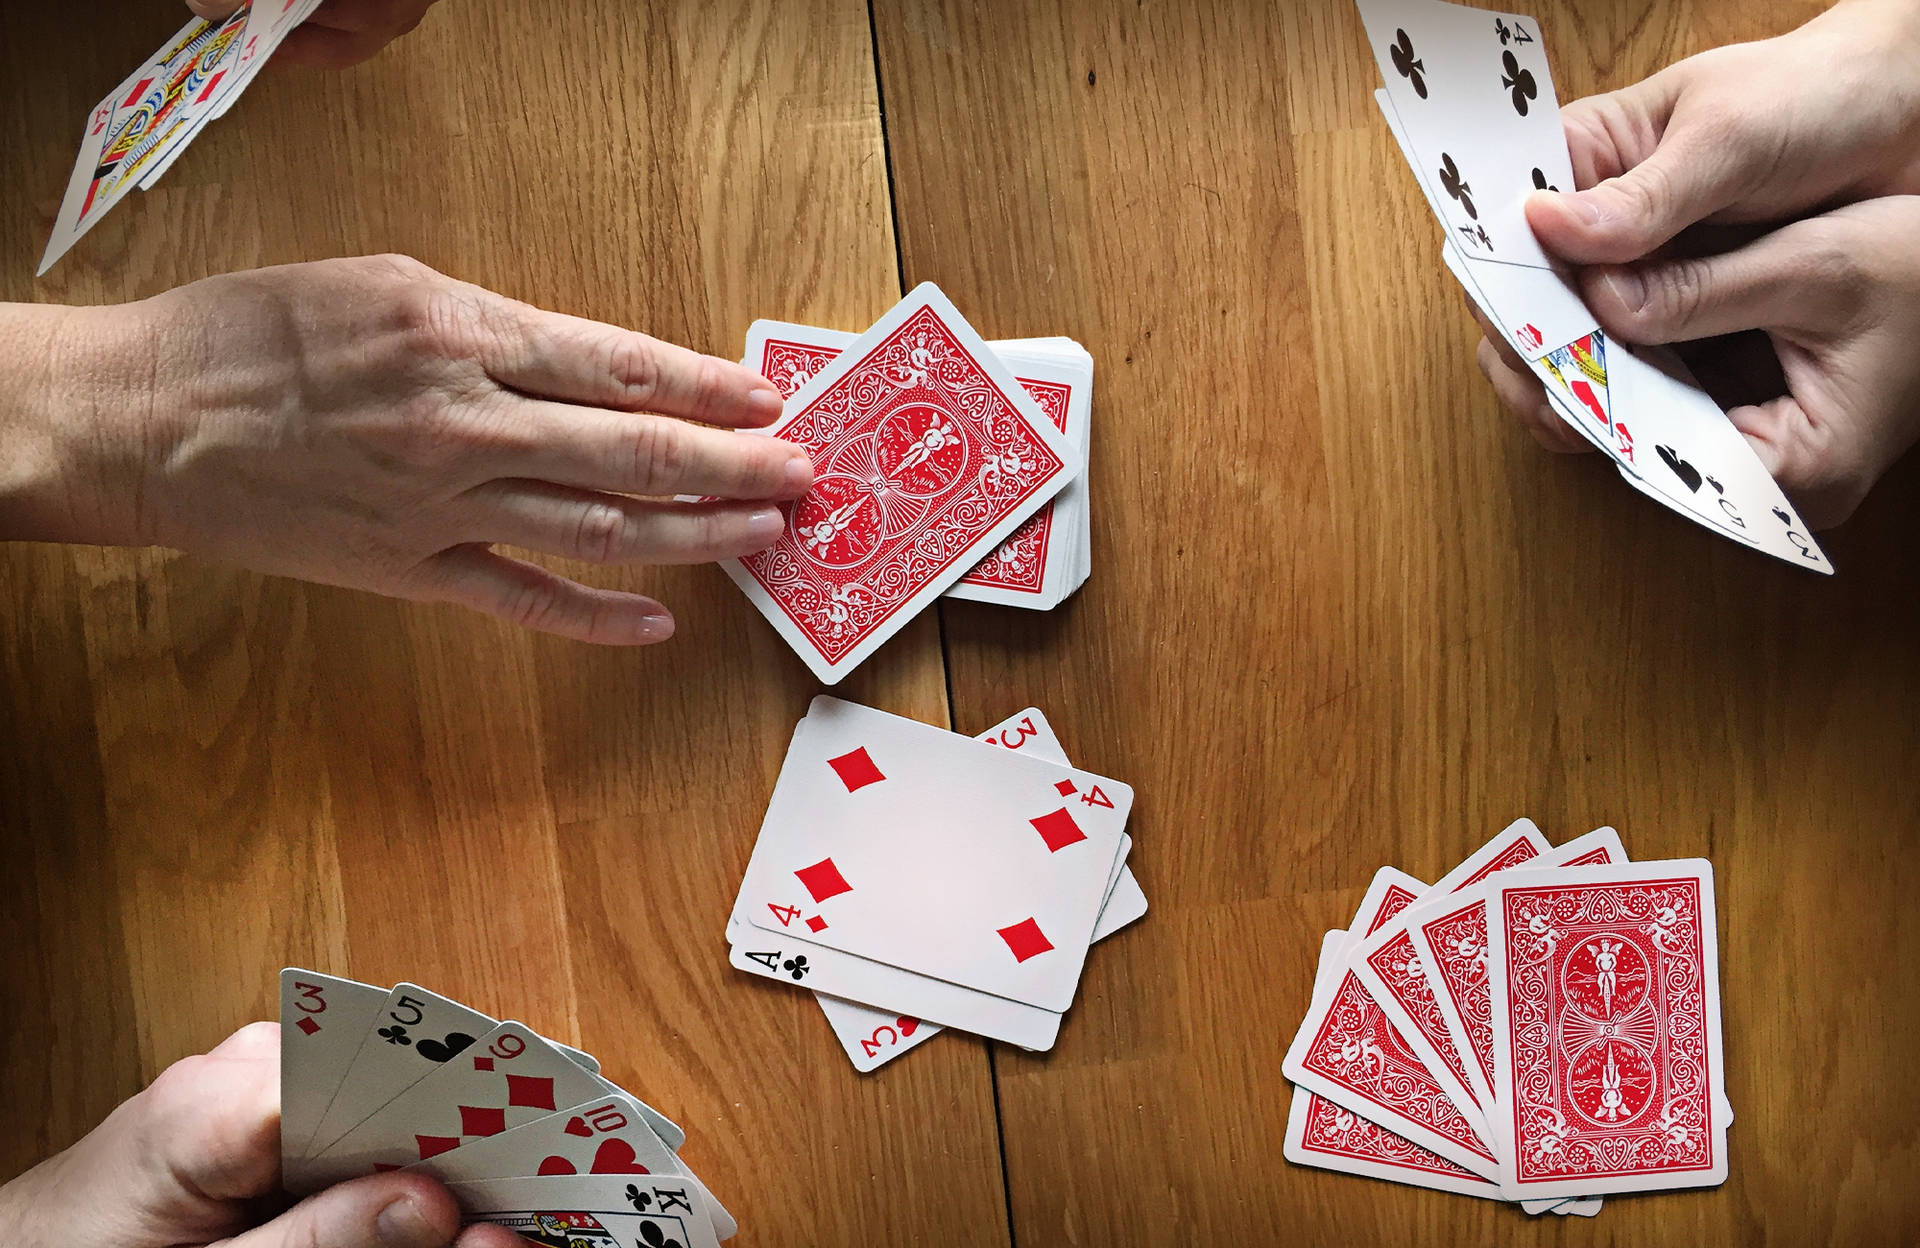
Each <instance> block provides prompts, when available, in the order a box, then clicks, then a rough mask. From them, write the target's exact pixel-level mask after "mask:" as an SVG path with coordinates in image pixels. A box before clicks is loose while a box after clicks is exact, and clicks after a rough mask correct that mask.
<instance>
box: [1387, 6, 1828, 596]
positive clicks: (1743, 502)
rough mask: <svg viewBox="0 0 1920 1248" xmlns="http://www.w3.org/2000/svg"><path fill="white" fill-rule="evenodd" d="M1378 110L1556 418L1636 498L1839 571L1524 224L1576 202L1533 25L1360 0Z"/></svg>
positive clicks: (1451, 258)
mask: <svg viewBox="0 0 1920 1248" xmlns="http://www.w3.org/2000/svg"><path fill="white" fill-rule="evenodd" d="M1357 2H1358V5H1359V9H1360V16H1361V19H1362V20H1363V21H1364V22H1365V24H1366V29H1367V41H1368V43H1369V44H1370V45H1371V46H1372V48H1373V52H1374V56H1375V57H1376V58H1377V59H1378V61H1379V63H1380V72H1381V76H1382V77H1383V78H1384V79H1385V81H1386V84H1387V85H1386V88H1385V89H1384V90H1382V91H1379V92H1376V94H1375V98H1376V100H1377V101H1378V102H1379V105H1380V111H1381V113H1382V114H1383V115H1384V116H1385V118H1386V121H1387V126H1388V128H1389V129H1391V130H1392V131H1393V136H1394V138H1395V140H1397V141H1398V143H1399V145H1400V151H1401V154H1402V155H1403V156H1404V157H1405V158H1406V161H1407V164H1408V165H1409V166H1410V167H1411V168H1412V170H1413V173H1414V177H1415V178H1416V180H1418V182H1419V184H1420V189H1421V191H1422V192H1423V193H1424V194H1425V196H1426V199H1427V203H1428V205H1429V206H1430V207H1431V208H1432V209H1433V214H1434V216H1436V217H1438V218H1439V220H1440V224H1441V227H1442V228H1443V229H1444V230H1445V231H1446V239H1445V243H1444V245H1443V256H1444V259H1445V261H1446V265H1447V268H1448V269H1449V270H1450V271H1451V272H1452V273H1453V275H1454V277H1455V278H1457V279H1458V280H1459V282H1460V284H1461V285H1462V286H1464V287H1465V288H1466V291H1467V294H1468V296H1469V297H1470V298H1471V299H1472V300H1473V301H1474V303H1475V304H1476V305H1478V307H1479V308H1480V311H1481V313H1482V314H1483V315H1484V316H1485V317H1486V319H1487V320H1488V321H1489V322H1490V323H1491V324H1493V325H1494V326H1496V327H1497V328H1498V329H1499V330H1500V331H1501V332H1502V333H1503V334H1505V336H1506V337H1507V340H1508V342H1509V343H1510V344H1511V345H1512V346H1513V347H1514V349H1515V350H1516V351H1518V352H1519V353H1520V355H1521V356H1522V357H1523V358H1524V359H1525V360H1526V361H1527V362H1528V365H1529V367H1531V368H1532V370H1533V371H1534V373H1535V374H1537V375H1538V377H1539V378H1540V382H1541V384H1542V385H1543V386H1544V387H1545V388H1546V392H1547V396H1548V398H1549V399H1550V400H1551V401H1552V404H1553V410H1554V411H1555V412H1556V413H1557V414H1558V415H1559V417H1560V418H1561V419H1562V420H1563V421H1565V422H1566V423H1567V424H1568V425H1570V426H1572V427H1573V428H1574V429H1575V430H1577V431H1578V432H1579V433H1580V435H1581V436H1582V437H1583V438H1585V439H1586V440H1587V441H1589V442H1591V443H1592V444H1593V445H1594V446H1595V447H1596V448H1598V449H1599V450H1600V451H1601V452H1602V453H1603V454H1605V455H1606V456H1607V457H1608V458H1610V459H1612V460H1613V462H1614V463H1615V465H1616V466H1617V467H1618V468H1619V471H1620V476H1621V477H1622V478H1623V479H1624V480H1625V481H1626V482H1627V484H1628V485H1630V486H1632V487H1633V488H1634V489H1635V490H1637V491H1639V492H1640V493H1642V494H1645V495H1647V496H1648V497H1650V498H1652V499H1654V500H1655V501H1657V502H1659V503H1661V504H1663V505H1664V506H1666V507H1669V508H1671V509H1673V510H1674V511H1677V512H1679V513H1680V514H1681V515H1683V516H1686V517H1687V518H1688V519H1690V520H1693V521H1695V522H1696V523H1698V524H1701V525H1703V526H1705V527H1707V528H1709V529H1712V530H1713V531H1714V532H1716V533H1719V534H1720V535H1722V536H1723V537H1727V538H1730V539H1732V540H1733V541H1737V542H1740V543H1742V544H1743V545H1746V546H1751V547H1754V548H1756V549H1758V550H1762V551H1765V552H1766V553H1768V554H1770V555H1774V556H1777V557H1778V558H1781V559H1785V560H1787V561H1788V562H1790V563H1793V564H1795V565H1797V566H1800V567H1806V568H1812V569H1814V570H1816V571H1818V572H1822V573H1826V574H1831V573H1832V572H1833V565H1832V564H1830V563H1829V562H1827V558H1826V555H1825V554H1824V553H1822V552H1821V550H1820V547H1819V545H1818V544H1817V543H1815V542H1814V540H1813V538H1812V536H1811V534H1810V533H1809V531H1808V529H1807V526H1806V525H1805V524H1804V523H1803V522H1802V521H1801V519H1800V517H1799V515H1798V513H1796V512H1795V511H1794V509H1793V505H1792V504H1791V503H1789V502H1788V501H1787V499H1786V496H1785V495H1784V494H1782V493H1781V492H1780V487H1779V486H1777V485H1775V484H1774V481H1773V478H1772V477H1771V476H1769V475H1768V473H1767V470H1766V468H1765V467H1764V466H1762V464H1761V463H1760V460H1759V458H1758V457H1757V456H1756V455H1755V454H1754V452H1753V448H1752V447H1751V446H1750V445H1749V444H1748V443H1747V440H1746V438H1745V437H1744V436H1743V435H1742V434H1741V433H1740V431H1739V430H1738V429H1737V428H1735V427H1734V425H1733V423H1732V422H1731V421H1730V420H1728V419H1727V416H1726V413H1724V412H1723V411H1721V410H1720V407H1719V405H1718V404H1717V403H1715V402H1714V401H1713V399H1712V398H1711V397H1709V396H1708V395H1707V393H1706V392H1705V391H1704V390H1702V389H1701V388H1700V386H1699V384H1698V383H1697V382H1696V381H1695V380H1694V379H1693V377H1692V376H1691V374H1689V373H1688V371H1687V369H1686V366H1685V365H1684V364H1682V363H1681V362H1680V360H1679V358H1678V357H1677V356H1675V355H1674V354H1673V353H1672V352H1670V351H1665V350H1650V349H1642V348H1635V349H1633V350H1627V349H1625V348H1623V347H1622V346H1621V345H1620V344H1618V343H1609V342H1608V341H1607V336H1606V334H1605V333H1604V332H1603V331H1602V330H1601V329H1600V327H1599V322H1598V321H1597V320H1596V319H1595V318H1594V315H1593V313H1592V312H1590V311H1589V310H1588V309H1587V305H1586V302H1585V300H1584V299H1583V298H1582V297H1581V294H1580V291H1579V288H1578V286H1577V285H1576V284H1575V282H1574V281H1573V278H1572V276H1571V274H1570V272H1569V271H1568V269H1567V268H1566V266H1565V265H1564V264H1562V263H1561V262H1560V261H1558V260H1556V259H1553V258H1551V257H1549V256H1548V255H1547V254H1546V253H1545V252H1544V251H1542V250H1541V247H1540V244H1539V241H1538V240H1537V239H1535V237H1534V234H1533V230H1532V228H1531V227H1530V226H1529V225H1528V224H1527V219H1526V214H1525V211H1524V207H1525V203H1526V200H1527V197H1528V196H1530V195H1532V194H1533V193H1534V192H1536V191H1541V190H1565V191H1571V190H1573V189H1575V183H1574V180H1573V162H1572V159H1571V157H1570V156H1569V154H1568V151H1567V141H1566V135H1565V133H1564V131H1563V130H1562V128H1561V123H1560V108H1559V103H1558V101H1557V99H1556V98H1555V94H1554V89H1553V75H1552V73H1551V72H1550V71H1549V69H1548V67H1547V56H1546V50H1545V46H1544V45H1543V44H1542V43H1541V41H1540V27H1539V24H1538V23H1536V22H1535V21H1534V20H1533V19H1531V18H1528V17H1520V16H1515V15H1513V14H1506V13H1494V12H1489V11H1488V10H1486V9H1473V8H1465V7H1462V6H1460V5H1455V4H1444V3H1441V0H1357Z"/></svg>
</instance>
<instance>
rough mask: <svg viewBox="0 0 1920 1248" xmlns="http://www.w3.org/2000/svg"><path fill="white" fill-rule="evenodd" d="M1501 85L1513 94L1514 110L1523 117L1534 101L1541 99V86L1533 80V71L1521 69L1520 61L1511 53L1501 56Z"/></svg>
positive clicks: (1503, 53) (1504, 53)
mask: <svg viewBox="0 0 1920 1248" xmlns="http://www.w3.org/2000/svg"><path fill="white" fill-rule="evenodd" d="M1500 69H1501V77H1500V85H1501V86H1503V87H1505V88H1506V89H1507V90H1508V91H1511V92H1512V93H1513V109H1514V111H1515V112H1517V113H1519V114H1520V115H1521V116H1522V117H1525V116H1526V115H1527V109H1528V107H1529V106H1531V104H1532V102H1533V101H1534V100H1537V99H1539V98H1540V84H1539V83H1537V82H1535V81H1534V80H1533V71H1532V70H1530V69H1521V68H1520V62H1519V60H1518V59H1517V58H1516V57H1515V56H1514V55H1513V53H1511V52H1502V53H1501V54H1500Z"/></svg>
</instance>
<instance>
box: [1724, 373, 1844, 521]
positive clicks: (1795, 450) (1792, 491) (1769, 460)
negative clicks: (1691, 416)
mask: <svg viewBox="0 0 1920 1248" xmlns="http://www.w3.org/2000/svg"><path fill="white" fill-rule="evenodd" d="M1727 419H1728V420H1730V421H1732V422H1733V427H1734V428H1736V429H1738V430H1739V431H1740V432H1741V433H1742V434H1743V435H1745V437H1746V439H1747V442H1748V444H1750V445H1751V446H1752V447H1753V452H1754V454H1755V455H1757V456H1758V457H1759V459H1760V464H1761V466H1762V467H1764V468H1765V469H1766V470H1767V472H1768V474H1769V475H1770V476H1772V477H1773V479H1774V481H1775V482H1776V483H1778V484H1779V486H1780V488H1781V489H1782V490H1783V491H1785V493H1786V495H1787V497H1789V498H1791V499H1792V500H1793V505H1794V507H1795V508H1797V509H1798V510H1799V512H1800V518H1801V519H1803V520H1805V521H1806V522H1807V524H1808V525H1810V526H1811V527H1813V528H1814V529H1830V528H1833V527H1834V526H1835V525H1839V524H1844V523H1846V521H1847V520H1848V519H1849V518H1851V517H1852V515H1853V513H1854V511H1855V510H1857V509H1858V508H1859V506H1860V504H1861V503H1862V502H1864V501H1865V500H1866V497H1867V492H1868V491H1869V490H1871V489H1872V488H1873V484H1874V482H1875V481H1877V480H1878V479H1879V473H1878V472H1877V471H1872V470H1870V469H1868V468H1867V467H1866V466H1865V465H1863V464H1861V463H1859V462H1858V458H1857V456H1855V455H1848V454H1842V453H1840V452H1841V448H1839V447H1836V446H1835V445H1834V440H1833V438H1832V437H1831V434H1830V429H1831V426H1830V425H1829V424H1825V423H1822V422H1821V421H1818V420H1816V419H1814V418H1813V417H1811V416H1809V415H1808V413H1807V411H1806V410H1805V408H1803V407H1802V406H1801V404H1800V401H1799V400H1798V399H1796V398H1794V397H1793V396H1792V395H1783V396H1782V397H1780V398H1777V399H1773V400H1771V401H1770V402H1766V403H1760V404H1754V405H1750V406H1747V407H1736V408H1733V409H1732V410H1730V411H1728V413H1727Z"/></svg>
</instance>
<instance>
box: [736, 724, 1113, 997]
mask: <svg viewBox="0 0 1920 1248" xmlns="http://www.w3.org/2000/svg"><path fill="white" fill-rule="evenodd" d="M1132 798H1133V794H1132V790H1131V789H1130V788H1129V787H1128V786H1127V785H1125V784H1122V783H1121V782H1119V781H1116V780H1112V779H1110V778H1107V777H1102V776H1096V775H1093V774H1091V773H1087V772H1081V771H1077V770H1073V769H1067V770H1065V771H1063V770H1062V769H1061V768H1059V767H1056V766H1052V765H1049V764H1046V763H1043V762H1040V761H1038V760H1035V759H1029V758H1025V757H1022V756H1020V755H1019V754H1016V753H1012V752H1009V751H1006V750H1002V749H992V748H989V747H986V746H983V745H981V744H979V743H977V742H974V741H971V740H969V739H967V738H965V737H961V736H957V735H956V734H953V733H950V732H946V731H944V730H942V729H938V728H934V727H932V726H930V725H927V724H921V723H917V722H915V721H913V720H907V719H902V718H900V717H898V716H894V715H888V714H886V713H884V712H881V711H875V710H872V709H871V708H868V707H862V706H856V705H854V704H852V703H846V702H841V701H839V700H837V699H832V698H826V697H822V698H817V699H815V701H814V705H813V709H812V710H811V712H810V713H809V715H808V717H807V719H806V720H805V721H804V722H803V723H802V725H801V728H800V731H799V733H798V734H797V735H796V738H795V743H794V747H793V751H792V752H791V753H790V754H789V756H788V761H787V766H786V768H784V769H783V776H782V780H781V783H780V786H779V789H778V791H777V793H776V801H777V802H778V803H779V806H778V808H777V809H770V810H769V812H768V819H767V827H766V828H765V829H764V830H763V831H762V833H761V837H760V841H759V843H758V844H757V845H756V846H755V849H754V853H753V859H752V862H751V863H750V864H749V866H748V869H747V877H746V880H745V882H744V883H743V885H742V890H741V903H742V905H743V906H744V909H745V915H746V917H747V919H748V921H749V922H751V923H753V924H755V925H756V926H759V927H761V928H763V929H765V930H768V931H771V932H776V933H784V932H788V931H791V932H794V933H795V934H796V935H799V936H802V937H803V938H804V939H807V940H809V941H811V942H813V943H816V944H820V945H824V946H827V947H829V948H834V949H839V950H842V951H843V952H847V953H852V954H855V955H858V956H861V957H867V958H873V959H875V960H879V961H883V962H886V963H888V964H890V965H893V966H898V967H901V968H902V969H906V970H911V971H914V972H917V973H919V974H922V975H929V976H933V977H935V978H939V979H945V980H948V981H950V982H953V983H956V984H960V985H963V986H965V987H969V988H974V989H977V990H979V991H981V992H988V993H993V994H996V995H1000V996H1006V997H1010V998H1012V999H1014V1000H1017V1001H1022V1002H1024V1003H1026V1004H1030V1005H1037V1006H1040V1007H1042V1008H1044V1009H1050V1010H1065V1009H1066V1008H1067V1007H1068V1006H1069V1005H1070V1004H1071V1003H1072V1000H1073V994H1074V990H1075V988H1076V986H1077V984H1078V982H1079V977H1080V969H1081V965H1082V963H1083V962H1084V959H1085V956H1086V946H1087V944H1088V943H1089V942H1090V941H1091V940H1092V935H1093V928H1094V924H1095V922H1096V920H1097V918H1098V916H1099V912H1100V908H1101V905H1102V903H1103V901H1104V900H1105V895H1106V890H1107V886H1108V883H1109V881H1110V879H1111V878H1112V876H1113V874H1114V872H1115V870H1116V860H1117V858H1118V856H1119V853H1120V850H1121V837H1122V834H1123V829H1124V828H1125V825H1126V817H1127V814H1128V812H1129V810H1130V809H1131V806H1132ZM836 995H845V994H836Z"/></svg>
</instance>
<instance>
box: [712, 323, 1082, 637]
mask: <svg viewBox="0 0 1920 1248" xmlns="http://www.w3.org/2000/svg"><path fill="white" fill-rule="evenodd" d="M854 337H855V335H853V334H849V333H845V332H842V331H840V330H833V329H821V328H819V327H818V326H813V325H797V324H794V323H792V322H788V321H769V320H759V321H755V322H754V323H753V325H752V326H751V327H749V329H748V330H747V348H746V355H745V358H744V360H743V361H742V362H743V363H745V364H746V365H747V367H749V368H752V369H755V370H756V371H758V372H759V373H760V375H761V376H763V377H766V378H767V379H768V380H770V381H772V382H773V383H774V385H775V386H776V387H777V388H778V389H779V390H780V393H781V395H782V396H783V397H788V398H790V397H792V395H793V394H794V393H795V392H796V391H798V390H799V389H800V387H802V386H804V385H805V384H806V383H807V382H809V381H811V380H812V379H813V378H814V376H815V375H816V374H818V373H819V372H820V370H821V369H823V368H825V367H826V366H827V365H828V364H831V363H832V362H833V361H834V360H835V359H837V358H838V357H839V355H840V352H841V351H843V350H844V349H845V348H846V347H847V345H848V344H849V343H851V342H852V341H853V340H854ZM987 346H988V348H989V349H991V350H992V351H993V353H994V354H995V355H996V356H998V357H1000V361H1001V363H1003V364H1005V365H1006V366H1007V368H1008V370H1009V371H1010V372H1012V373H1013V375H1014V378H1015V380H1017V381H1018V382H1019V383H1020V386H1021V388H1022V389H1024V390H1025V391H1026V392H1027V394H1028V396H1029V397H1030V398H1032V399H1033V401H1034V402H1035V403H1036V404H1038V405H1039V406H1040V409H1041V410H1042V411H1043V412H1045V413H1046V415H1047V417H1048V419H1049V420H1051V421H1052V422H1053V423H1054V425H1055V426H1056V427H1058V428H1059V429H1060V431H1061V432H1062V433H1064V434H1065V435H1066V436H1067V438H1068V440H1069V441H1070V442H1071V443H1072V444H1073V445H1074V446H1075V447H1076V448H1078V450H1079V451H1080V459H1081V463H1082V466H1083V469H1084V465H1085V463H1086V459H1087V434H1088V428H1087V426H1088V423H1089V415H1090V412H1091V406H1092V389H1093V357H1092V356H1090V355H1088V354H1087V353H1086V352H1085V351H1084V350H1082V349H1080V348H1079V347H1078V346H1077V344H1075V345H1074V346H1073V348H1072V349H1071V350H1067V349H1064V348H1062V347H1061V346H1059V345H1058V342H1057V340H1052V339H1032V338H1027V339H1016V340H1012V341H1007V342H990V343H988V344H987ZM1085 514H1086V481H1085V478H1084V471H1083V473H1082V475H1081V476H1079V477H1076V478H1075V479H1074V480H1073V481H1072V482H1071V483H1069V484H1068V485H1067V487H1066V488H1065V489H1064V490H1062V491H1061V492H1060V493H1059V494H1058V495H1057V496H1055V498H1054V499H1053V500H1052V501H1051V502H1049V503H1047V504H1046V505H1045V506H1043V507H1041V508H1040V510H1039V511H1036V512H1035V513H1034V514H1033V515H1032V516H1031V517H1030V518H1029V519H1028V520H1027V522H1026V523H1025V524H1022V525H1021V526H1020V527H1019V528H1017V529H1015V530H1014V531H1013V533H1012V534H1010V535H1009V536H1008V537H1007V539H1006V540H1005V541H1004V542H1002V543H1000V545H999V546H998V547H996V548H995V549H994V550H993V552H992V553H991V554H989V555H988V556H987V557H986V558H985V559H982V560H981V561H980V562H979V563H977V564H975V565H974V566H973V568H972V569H971V570H969V571H968V572H967V574H966V575H965V576H963V577H961V578H960V579H959V580H957V581H955V582H954V583H953V585H952V587H950V588H949V589H948V590H947V592H946V596H947V597H949V598H964V599H971V600H973V601H977V602H992V603H998V604H1001V605H1004V606H1017V607H1031V608H1034V609H1037V610H1048V609H1051V608H1052V607H1054V606H1057V605H1058V604H1059V602H1060V600H1061V599H1063V598H1064V597H1065V596H1066V595H1067V594H1068V593H1070V592H1072V590H1073V589H1075V588H1078V586H1079V583H1080V582H1081V581H1084V580H1085V579H1086V577H1085V573H1084V572H1083V571H1082V570H1081V563H1082V556H1083V553H1084V549H1083V544H1082V539H1081V535H1080V521H1081V520H1082V519H1083V518H1084V516H1085Z"/></svg>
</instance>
